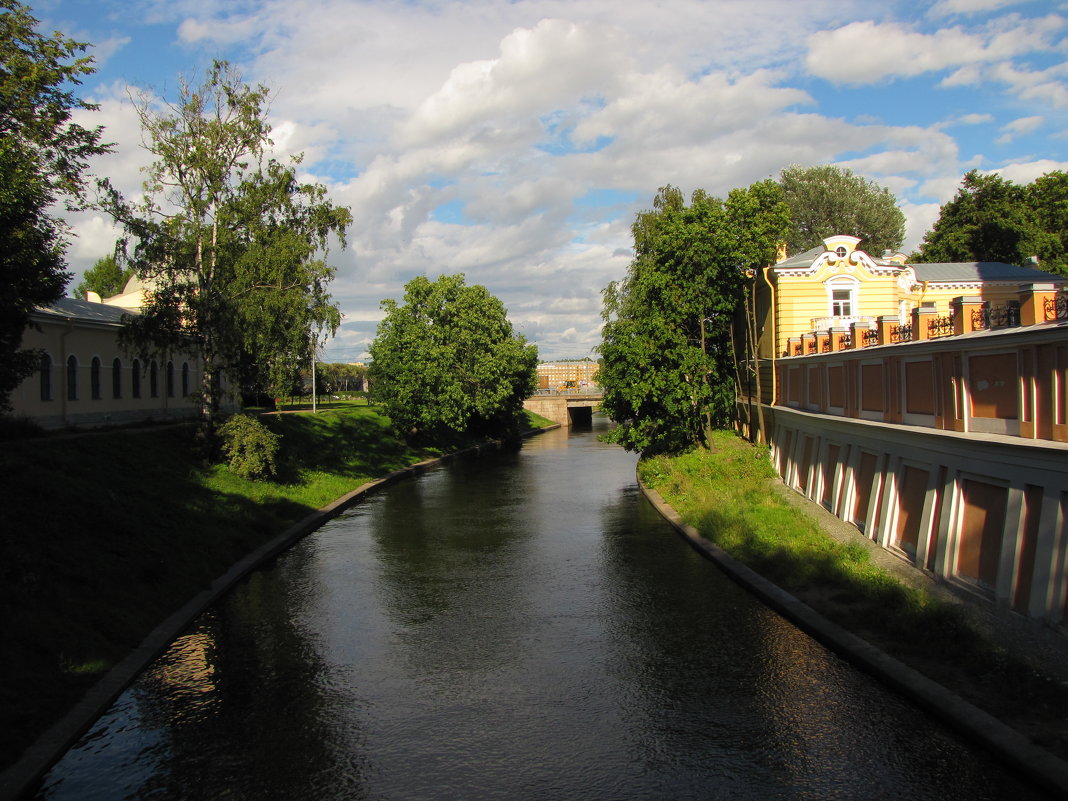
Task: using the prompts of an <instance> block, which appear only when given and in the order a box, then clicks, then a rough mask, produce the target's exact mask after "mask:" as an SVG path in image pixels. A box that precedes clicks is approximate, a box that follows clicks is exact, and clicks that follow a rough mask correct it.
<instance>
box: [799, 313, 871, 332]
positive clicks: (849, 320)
mask: <svg viewBox="0 0 1068 801" xmlns="http://www.w3.org/2000/svg"><path fill="white" fill-rule="evenodd" d="M853 323H856V324H857V325H858V326H860V327H862V328H863V327H869V328H870V327H871V326H873V325H875V318H874V317H860V316H857V315H853V316H848V317H813V318H812V330H813V331H826V330H827V329H828V328H849V327H850V326H851V325H853Z"/></svg>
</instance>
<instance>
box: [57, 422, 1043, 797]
mask: <svg viewBox="0 0 1068 801" xmlns="http://www.w3.org/2000/svg"><path fill="white" fill-rule="evenodd" d="M595 434H596V431H594V432H585V433H583V432H571V433H569V432H567V431H559V432H555V433H550V434H547V435H544V436H541V437H538V438H536V439H535V440H532V441H530V442H528V443H527V444H526V445H525V446H524V448H523V449H522V451H520V452H518V453H504V454H500V455H497V456H494V457H488V458H481V459H474V460H467V461H461V462H458V463H455V464H452V465H449V466H448V467H446V468H442V469H435V470H432V471H430V472H428V473H427V474H425V475H423V476H421V477H419V478H418V479H416V480H413V481H410V482H405V483H402V484H399V485H396V486H394V487H392V488H390V489H389V490H388V491H387V492H384V493H382V494H380V495H377V496H374V497H373V498H372V499H370V500H368V501H367V502H366V503H363V504H361V505H360V506H358V507H356V508H355V509H353V510H352V511H351V512H350V513H348V514H347V515H345V516H344V517H342V518H339V519H337V520H335V521H333V522H332V523H330V524H329V525H327V526H325V527H324V528H323V529H322V530H321V531H319V532H318V533H317V534H316V535H315V536H313V537H310V538H309V539H307V540H306V541H305V542H303V543H301V544H300V545H299V546H297V547H296V548H294V549H293V550H292V551H291V552H290V553H288V554H286V555H285V556H284V557H283V558H281V559H279V560H278V562H277V563H276V564H275V565H274V566H273V567H272V568H271V569H269V570H266V571H263V572H261V573H259V574H257V575H256V576H254V577H253V578H252V579H250V580H249V581H248V582H247V583H246V584H245V585H243V586H242V587H241V588H239V590H238V591H236V592H235V593H234V594H233V595H232V596H231V597H230V598H229V599H228V600H227V601H226V603H224V604H223V605H222V606H221V607H220V608H219V609H218V610H216V611H215V612H213V613H212V614H210V615H207V616H205V617H204V618H203V619H202V620H201V621H199V623H198V624H197V626H196V627H195V628H194V629H193V630H192V631H191V632H190V633H189V634H188V635H187V636H185V637H183V638H181V639H180V640H179V641H178V642H176V643H175V645H174V647H173V648H172V649H171V650H170V651H169V652H168V654H167V655H166V656H164V657H163V658H162V659H161V660H160V661H159V662H157V663H156V664H155V665H154V666H153V668H152V669H151V670H150V671H148V672H147V673H146V675H145V676H144V677H143V678H142V679H141V680H140V681H139V682H138V684H137V685H136V686H135V687H134V688H133V689H131V691H130V692H128V693H126V694H124V696H123V697H122V698H121V699H120V701H119V702H118V703H117V704H116V706H115V707H114V708H113V709H112V710H111V711H110V712H109V713H108V714H107V715H106V716H105V717H104V718H103V719H102V720H101V721H100V723H99V724H98V726H97V727H96V728H95V729H94V730H93V732H92V733H91V734H90V735H89V736H88V737H87V738H86V739H85V740H84V741H83V742H82V743H81V744H79V745H78V746H77V747H76V748H75V749H72V751H71V752H70V753H69V754H68V756H67V757H66V758H65V759H64V760H63V762H62V763H61V764H60V765H58V766H57V768H56V769H55V770H54V771H53V772H52V773H51V774H50V776H49V777H48V781H47V785H46V787H45V789H44V790H43V791H42V793H41V796H40V797H42V798H52V799H68V798H69V799H75V798H76V799H94V798H99V799H113V798H153V799H156V798H159V799H201V798H234V799H246V798H247V799H275V798H277V799H282V798H286V799H292V798H316V799H319V798H322V799H353V798H375V799H406V800H407V799H422V798H425V799H471V798H480V799H481V798H502V799H503V798H507V799H515V798H521V799H525V798H569V799H602V798H612V799H646V798H673V799H682V798H730V799H747V798H751V799H806V798H812V799H818V798H819V799H822V798H869V797H888V798H892V797H896V798H909V799H924V798H931V799H934V798H938V799H954V798H968V799H970V800H971V799H995V798H1004V797H1008V796H1010V795H1011V796H1012V797H1014V799H1017V800H1018V801H1024V800H1025V799H1028V798H1037V797H1040V796H1039V795H1038V794H1036V793H1034V792H1033V791H1031V790H1030V789H1029V788H1027V787H1025V786H1023V785H1021V784H1020V783H1018V782H1017V781H1016V780H1015V779H1013V777H1011V776H1009V775H1007V774H1006V773H1004V772H1003V771H1002V770H1001V769H1000V768H998V767H997V765H995V764H992V763H991V762H990V761H989V760H988V759H986V758H985V757H984V756H983V755H982V754H980V753H977V752H974V751H971V750H969V749H967V748H966V747H965V746H963V745H962V744H961V743H959V742H958V741H956V740H955V739H954V738H953V737H951V736H950V735H949V734H947V733H946V732H945V731H944V730H943V729H941V728H940V727H939V726H938V725H937V724H935V723H933V722H931V721H930V720H928V719H926V718H925V717H924V716H923V715H921V714H920V713H918V712H917V711H916V710H914V709H912V708H911V707H909V706H907V705H906V704H903V703H902V702H901V701H900V700H899V699H897V698H896V697H894V696H892V695H889V694H888V693H886V692H885V691H884V690H883V688H882V687H881V686H880V685H878V684H877V683H875V682H874V681H872V680H871V679H870V678H868V677H867V676H865V675H863V674H860V673H858V672H856V671H854V670H852V669H851V668H850V667H849V666H848V665H846V664H844V663H842V662H841V661H840V660H838V659H837V658H836V657H835V656H833V655H832V654H830V653H828V652H827V651H826V650H824V649H823V648H822V647H820V646H819V645H818V644H816V643H814V642H813V641H812V640H810V639H808V638H807V637H805V636H804V635H802V634H801V633H800V632H798V631H797V630H796V629H794V628H793V627H792V626H790V625H789V624H787V623H786V622H785V621H783V620H782V619H781V618H779V617H778V616H776V615H774V614H772V613H771V612H769V611H768V610H766V609H765V608H763V607H762V606H760V605H759V604H757V603H755V602H754V601H753V600H752V599H751V598H750V597H749V596H748V595H746V594H745V593H744V592H742V591H741V590H740V589H739V588H737V587H736V586H735V585H733V584H732V583H730V582H729V581H727V580H725V579H724V578H723V576H722V575H721V574H720V573H719V572H718V571H717V570H716V569H715V568H714V567H713V566H712V565H710V564H709V563H707V562H705V561H703V560H702V559H701V558H700V557H699V556H698V555H697V554H696V553H694V552H693V551H692V550H690V549H689V548H688V547H687V546H685V545H684V544H683V543H682V542H681V541H680V540H679V539H678V538H677V537H675V536H674V534H673V533H672V532H671V531H670V529H669V528H668V527H667V526H666V524H664V522H663V521H662V520H660V518H659V517H658V516H657V515H656V513H655V512H654V511H653V510H652V509H651V508H650V507H649V506H648V504H646V503H645V502H644V501H643V500H642V498H641V497H640V495H639V493H638V491H637V488H636V486H635V484H634V458H633V457H632V456H630V455H628V454H626V453H624V452H623V451H621V450H619V449H617V448H612V447H609V446H605V445H603V444H601V443H599V442H597V440H596V438H595Z"/></svg>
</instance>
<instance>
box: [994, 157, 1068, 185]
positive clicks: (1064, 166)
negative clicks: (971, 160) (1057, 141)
mask: <svg viewBox="0 0 1068 801" xmlns="http://www.w3.org/2000/svg"><path fill="white" fill-rule="evenodd" d="M1058 170H1059V171H1061V172H1064V171H1068V161H1056V160H1054V159H1036V160H1034V161H1021V162H1017V163H1013V164H1006V165H1005V166H1004V167H998V168H997V169H994V170H984V172H992V173H996V174H998V175H1000V176H1001V177H1002V178H1005V179H1006V180H1009V181H1013V182H1015V183H1018V184H1029V183H1031V182H1032V181H1034V180H1035V179H1036V178H1040V177H1041V176H1043V175H1045V174H1046V173H1047V172H1055V171H1058Z"/></svg>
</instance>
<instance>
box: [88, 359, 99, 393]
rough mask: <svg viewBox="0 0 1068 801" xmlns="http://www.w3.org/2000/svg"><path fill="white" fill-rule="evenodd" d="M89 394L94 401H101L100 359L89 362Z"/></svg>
mask: <svg viewBox="0 0 1068 801" xmlns="http://www.w3.org/2000/svg"><path fill="white" fill-rule="evenodd" d="M89 393H90V396H91V397H92V399H93V400H100V357H99V356H94V357H93V360H92V361H91V362H89Z"/></svg>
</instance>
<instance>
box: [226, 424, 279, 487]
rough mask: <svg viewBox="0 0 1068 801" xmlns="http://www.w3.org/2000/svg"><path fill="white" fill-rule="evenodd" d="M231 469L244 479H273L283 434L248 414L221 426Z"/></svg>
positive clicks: (227, 459)
mask: <svg viewBox="0 0 1068 801" xmlns="http://www.w3.org/2000/svg"><path fill="white" fill-rule="evenodd" d="M219 434H220V435H221V436H222V448H223V454H224V455H225V456H226V461H227V464H228V465H229V467H230V470H231V471H233V472H234V473H235V474H236V475H238V476H241V478H250V479H254V478H273V477H274V475H275V474H276V472H277V469H276V467H275V457H276V456H277V455H278V446H279V442H280V440H281V437H280V436H278V434H275V433H274V432H273V431H271V430H270V429H269V428H267V426H265V425H264V424H263V423H261V422H260V421H259V420H257V419H256V418H255V417H250V416H249V415H247V414H235V415H234V416H233V417H231V418H230V419H229V420H227V421H226V422H225V423H223V424H222V426H220V428H219Z"/></svg>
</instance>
